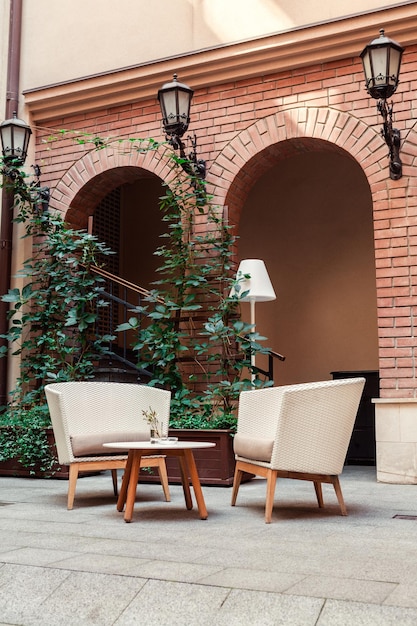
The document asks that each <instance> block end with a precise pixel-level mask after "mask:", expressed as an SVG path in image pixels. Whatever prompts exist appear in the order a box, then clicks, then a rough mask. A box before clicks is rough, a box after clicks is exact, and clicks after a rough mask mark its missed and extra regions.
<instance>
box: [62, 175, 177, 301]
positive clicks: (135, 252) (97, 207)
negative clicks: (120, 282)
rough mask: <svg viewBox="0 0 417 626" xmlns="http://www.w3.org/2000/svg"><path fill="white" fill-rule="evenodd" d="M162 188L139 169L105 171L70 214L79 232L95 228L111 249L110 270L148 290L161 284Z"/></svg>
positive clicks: (75, 202) (84, 191) (79, 197)
mask: <svg viewBox="0 0 417 626" xmlns="http://www.w3.org/2000/svg"><path fill="white" fill-rule="evenodd" d="M163 193H164V188H163V182H162V181H161V179H160V178H159V177H158V176H156V175H155V174H153V173H151V172H149V171H147V170H144V169H142V168H139V167H126V166H125V167H119V168H112V169H110V170H108V171H105V172H103V173H101V174H99V175H97V176H95V177H94V178H92V179H91V180H90V181H89V182H88V183H87V184H86V185H84V186H83V187H82V188H81V189H80V190H79V192H78V193H77V195H76V196H75V198H74V200H73V201H72V203H71V206H70V208H69V209H68V212H67V214H66V220H67V221H68V222H69V223H70V224H72V225H73V226H74V227H76V228H90V229H91V231H92V233H93V234H95V235H96V236H97V237H98V238H99V240H100V241H104V242H105V243H106V244H107V245H108V246H109V248H111V249H112V251H113V252H114V255H112V257H108V258H106V264H107V265H108V268H107V269H108V270H109V271H110V272H111V273H114V274H116V275H118V276H121V277H122V278H124V279H126V280H128V281H130V282H132V283H135V284H137V285H140V286H141V287H145V288H147V289H149V288H150V287H151V286H152V282H153V281H154V280H156V278H157V275H156V269H157V267H158V264H159V261H158V258H157V257H156V256H155V255H154V252H155V250H156V248H157V247H158V246H159V245H161V242H160V240H159V237H160V235H161V234H162V233H163V232H164V231H165V227H164V223H163V222H162V216H161V213H160V210H159V198H160V197H161V196H162V195H163Z"/></svg>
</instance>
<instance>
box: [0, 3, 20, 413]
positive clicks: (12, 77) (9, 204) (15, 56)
mask: <svg viewBox="0 0 417 626" xmlns="http://www.w3.org/2000/svg"><path fill="white" fill-rule="evenodd" d="M22 3H23V0H10V16H9V48H8V61H7V83H6V106H5V117H4V119H6V120H7V119H10V118H11V117H13V112H14V111H16V113H18V111H19V78H20V40H21V32H22ZM13 204H14V197H13V193H12V192H10V191H7V190H5V189H2V204H1V223H0V295H3V294H5V293H7V292H8V290H9V288H10V274H11V268H12V240H13V221H12V220H13ZM8 310H9V305H8V304H7V302H0V335H4V334H6V333H7V331H8V327H9V324H8V320H7V312H8ZM0 345H2V346H3V345H7V342H6V341H5V340H4V339H0ZM7 370H8V358H7V356H4V357H3V358H0V407H2V406H4V405H5V404H6V402H7V391H8V387H7ZM0 410H1V409H0Z"/></svg>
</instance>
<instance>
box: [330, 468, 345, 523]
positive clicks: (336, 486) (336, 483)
mask: <svg viewBox="0 0 417 626" xmlns="http://www.w3.org/2000/svg"><path fill="white" fill-rule="evenodd" d="M331 479H332V483H333V487H334V490H335V492H336V496H337V501H338V502H339V506H340V510H341V511H342V515H347V510H346V505H345V501H344V500H343V495H342V489H341V487H340V482H339V476H332V477H331Z"/></svg>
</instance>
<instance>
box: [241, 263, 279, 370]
mask: <svg viewBox="0 0 417 626" xmlns="http://www.w3.org/2000/svg"><path fill="white" fill-rule="evenodd" d="M236 280H237V281H239V286H240V291H239V293H245V292H247V293H246V295H244V296H243V298H240V301H241V302H249V303H250V323H251V325H252V329H253V331H254V330H255V325H256V324H255V302H268V301H270V300H276V295H275V291H274V288H273V286H272V283H271V280H270V278H269V275H268V272H267V269H266V266H265V263H264V262H263V261H261V260H260V259H245V260H244V261H241V262H240V265H239V268H238V270H237V274H236ZM232 293H233V294H234V295H237V293H236V291H235V289H232ZM232 293H231V295H232ZM251 366H252V368H253V367H255V354H254V353H253V352H251ZM251 380H252V382H253V381H254V380H255V374H254V373H253V371H252V374H251Z"/></svg>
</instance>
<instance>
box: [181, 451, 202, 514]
mask: <svg viewBox="0 0 417 626" xmlns="http://www.w3.org/2000/svg"><path fill="white" fill-rule="evenodd" d="M184 457H185V460H186V462H187V465H188V471H189V474H190V478H191V484H192V486H193V489H194V495H195V499H196V501H197V507H198V512H199V513H200V518H201V519H207V517H208V513H207V509H206V503H205V502H204V496H203V491H202V489H201V483H200V479H199V477H198V472H197V466H196V464H195V460H194V454H193V451H192V450H184Z"/></svg>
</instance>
